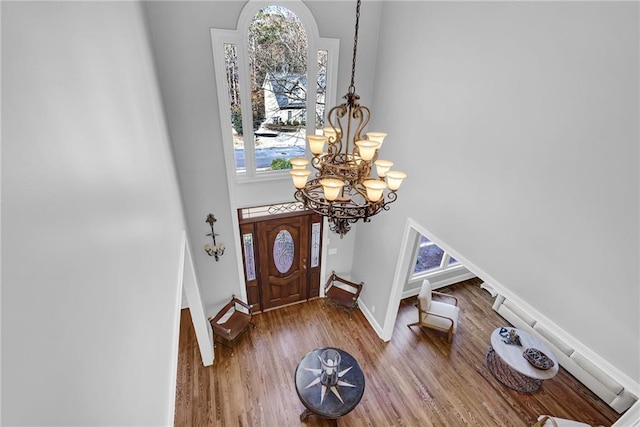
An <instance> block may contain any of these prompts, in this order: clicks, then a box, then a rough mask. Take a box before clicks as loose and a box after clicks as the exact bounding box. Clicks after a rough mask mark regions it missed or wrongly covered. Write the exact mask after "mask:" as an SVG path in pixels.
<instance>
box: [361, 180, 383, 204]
mask: <svg viewBox="0 0 640 427" xmlns="http://www.w3.org/2000/svg"><path fill="white" fill-rule="evenodd" d="M362 185H364V186H365V187H366V189H367V198H368V199H369V200H371V201H372V202H377V201H378V200H380V199H381V198H382V192H383V191H384V189H385V188H387V184H386V183H385V182H384V181H378V180H376V179H368V180H366V181H365V182H363V183H362Z"/></svg>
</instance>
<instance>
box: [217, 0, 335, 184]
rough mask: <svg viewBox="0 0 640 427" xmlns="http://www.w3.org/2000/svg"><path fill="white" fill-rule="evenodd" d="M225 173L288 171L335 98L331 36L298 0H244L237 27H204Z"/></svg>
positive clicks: (248, 175) (257, 175) (254, 176)
mask: <svg viewBox="0 0 640 427" xmlns="http://www.w3.org/2000/svg"><path fill="white" fill-rule="evenodd" d="M211 40H212V47H213V58H214V68H215V75H216V85H217V90H218V101H219V105H220V120H221V124H222V138H223V144H224V152H225V161H226V165H227V173H228V174H229V176H230V178H231V177H235V179H236V181H237V182H242V181H253V180H263V179H274V178H280V177H282V178H286V179H290V177H289V175H288V173H286V171H283V169H290V168H291V164H290V163H289V159H291V158H293V157H305V156H306V135H308V134H310V133H321V131H320V129H322V127H323V120H324V115H325V100H329V102H334V101H335V84H334V83H333V82H334V80H335V79H334V78H333V77H334V76H335V75H336V74H337V65H338V64H337V58H338V46H339V44H338V40H334V39H323V38H320V37H319V36H318V30H317V25H316V23H315V21H314V19H313V16H312V15H311V12H310V11H309V10H308V9H307V7H306V6H304V5H303V4H302V2H286V4H279V3H266V2H249V3H247V6H245V8H244V9H243V11H242V14H241V16H240V19H239V20H238V27H237V29H236V30H233V31H230V30H219V29H212V30H211Z"/></svg>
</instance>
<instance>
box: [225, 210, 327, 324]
mask: <svg viewBox="0 0 640 427" xmlns="http://www.w3.org/2000/svg"><path fill="white" fill-rule="evenodd" d="M252 209H256V210H260V211H261V212H262V213H261V214H255V215H251V214H247V216H246V217H244V216H243V211H249V210H252ZM236 214H237V216H236V219H237V221H238V232H239V234H238V240H239V246H238V253H239V258H238V269H239V270H240V282H241V283H242V284H241V288H242V289H241V293H242V295H243V296H244V300H245V301H247V302H248V303H250V304H255V302H251V301H250V298H251V295H249V292H248V286H247V283H248V282H247V277H246V266H245V253H244V238H243V234H244V233H245V232H246V231H243V227H246V225H247V224H253V240H254V241H253V247H254V262H255V264H256V267H255V268H256V272H255V275H256V281H257V282H258V283H257V286H258V287H259V286H260V279H261V276H262V274H261V272H260V265H259V257H258V256H255V253H256V251H257V249H258V247H259V240H258V226H257V224H258V223H260V222H266V221H272V220H278V219H285V218H293V217H299V216H307V217H309V221H308V227H309V238H308V239H309V241H308V243H309V245H310V246H311V244H312V235H311V227H312V225H313V223H314V221H313V218H318V219H319V220H320V221H319V222H320V224H321V226H320V227H321V229H320V247H319V248H318V251H319V252H318V257H319V259H318V266H317V267H313V268H312V267H311V261H312V256H311V248H309V253H308V254H307V255H308V256H307V267H308V268H307V273H306V274H307V284H306V286H307V297H306V298H305V299H304V300H301V301H299V302H303V301H308V300H310V299H314V298H319V297H323V296H324V286H323V283H322V282H323V278H324V275H325V273H326V267H325V263H324V259H325V257H326V255H327V254H326V245H325V241H326V239H327V230H328V227H327V226H326V225H327V224H326V223H325V222H326V219H325V218H324V217H322V216H320V215H318V214H317V213H315V212H313V211H311V210H308V209H305V208H304V207H303V206H302V204H301V203H298V202H292V203H289V204H273V205H266V206H257V207H249V208H238V209H237V210H236ZM316 222H317V221H316ZM312 270H313V271H312ZM313 275H316V276H317V277H318V278H317V280H318V294H317V295H313V296H309V295H310V291H311V287H312V285H311V277H312V276H313ZM258 292H260V291H259V290H258ZM258 299H259V306H260V310H257V311H264V309H263V307H262V298H261V296H260V293H259V294H258ZM297 303H298V302H296V303H294V304H297ZM280 307H283V306H278V307H273V308H269V309H267V310H271V309H275V308H280Z"/></svg>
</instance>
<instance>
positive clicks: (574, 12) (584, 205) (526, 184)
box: [353, 2, 640, 381]
mask: <svg viewBox="0 0 640 427" xmlns="http://www.w3.org/2000/svg"><path fill="white" fill-rule="evenodd" d="M381 16H382V21H381V26H380V36H379V53H378V59H379V60H378V63H377V67H376V84H375V88H376V89H375V98H374V105H373V107H374V108H373V123H374V124H375V126H376V127H377V128H379V129H385V130H386V131H387V132H388V133H389V136H388V137H387V139H388V142H385V146H384V149H385V150H387V151H386V153H388V154H387V155H388V157H389V158H391V159H392V160H393V161H395V162H396V164H397V167H398V169H401V170H405V171H406V172H407V173H408V174H409V178H408V180H407V181H406V184H404V187H403V188H402V189H401V190H402V191H401V195H400V199H399V201H398V202H397V203H396V206H393V208H392V209H391V211H389V212H388V213H385V214H384V215H382V216H381V217H380V218H375V219H374V220H373V221H372V223H371V224H369V225H367V228H368V232H367V233H364V232H359V233H358V235H357V237H358V240H357V242H356V247H357V249H358V250H357V251H356V253H355V259H354V274H353V275H354V277H357V278H358V280H364V281H365V282H368V285H369V286H367V288H365V289H364V290H363V293H362V296H363V299H364V300H365V301H366V302H367V304H368V305H369V306H370V305H374V304H375V305H376V306H377V307H381V306H383V305H386V299H387V297H388V291H389V287H390V285H391V282H392V279H393V269H394V266H395V263H396V261H397V253H398V250H399V247H398V246H399V244H400V237H401V235H402V227H403V225H404V223H405V221H406V218H407V217H412V218H414V219H415V220H416V221H417V222H419V223H420V224H422V225H423V226H424V227H425V228H426V229H427V230H429V231H430V232H432V233H433V234H434V235H436V236H437V237H438V238H439V239H440V240H442V241H444V242H446V243H447V245H448V246H450V247H452V248H455V250H456V251H457V252H459V253H460V254H462V255H463V256H464V257H465V258H466V259H468V260H470V261H471V262H473V264H475V265H476V266H478V267H480V268H481V269H482V270H484V271H485V272H486V273H488V274H489V275H490V276H492V277H493V278H495V279H496V280H497V281H498V282H499V283H500V284H502V285H503V286H505V287H507V288H508V289H510V290H511V291H512V292H513V293H514V294H516V295H518V296H519V297H520V298H522V299H523V300H524V301H526V302H527V303H529V304H530V305H531V306H533V307H535V308H536V309H537V310H539V311H540V312H541V313H542V314H544V315H545V316H547V317H548V318H549V319H551V320H552V321H554V322H555V323H556V324H557V325H559V326H560V327H562V328H563V329H564V330H565V331H567V332H568V333H570V334H571V335H573V336H574V337H575V338H576V339H577V340H579V341H580V342H582V343H583V344H585V345H587V346H588V347H589V348H591V349H592V350H593V351H595V352H596V353H597V354H599V355H600V356H602V357H603V358H605V359H606V360H607V361H608V362H610V363H611V364H613V365H614V366H616V367H617V368H619V369H620V370H621V371H623V372H624V373H626V374H627V375H628V376H630V377H631V378H633V379H635V380H636V381H637V380H638V378H639V375H640V372H639V366H638V360H640V350H639V336H640V330H639V328H640V321H639V320H640V319H639V315H638V312H639V310H638V308H639V289H638V283H639V276H638V256H639V253H638V236H639V230H638V218H639V212H638V204H639V200H638V198H639V189H638V181H639V180H638V112H639V111H638V88H639V87H638V75H639V73H638V71H639V70H638V4H637V3H633V2H628V3H622V2H620V3H613V2H540V3H537V2H491V3H490V2H385V3H384V5H383V10H382V14H381ZM380 242H385V244H384V245H380V244H379V243H380ZM373 289H377V291H374V290H373ZM384 314H385V313H381V312H379V311H376V317H377V318H378V319H380V320H381V319H383V318H384Z"/></svg>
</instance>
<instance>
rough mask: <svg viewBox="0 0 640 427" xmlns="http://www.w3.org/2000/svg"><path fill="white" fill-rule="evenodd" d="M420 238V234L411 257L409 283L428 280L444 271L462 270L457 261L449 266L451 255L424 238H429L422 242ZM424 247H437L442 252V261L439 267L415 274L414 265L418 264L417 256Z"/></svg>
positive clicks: (460, 264)
mask: <svg viewBox="0 0 640 427" xmlns="http://www.w3.org/2000/svg"><path fill="white" fill-rule="evenodd" d="M422 237H423V236H422V235H421V234H418V239H417V243H416V246H415V250H414V252H415V253H414V255H413V263H412V264H411V266H412V267H411V277H410V278H409V281H414V280H420V279H428V278H429V277H432V276H435V275H438V274H441V273H442V272H445V271H454V270H458V269H462V268H464V266H463V265H462V263H461V262H460V261H459V260H457V259H456V263H455V264H451V265H450V264H449V260H450V259H451V255H449V254H448V253H447V251H446V250H444V249H442V248H441V247H440V246H438V245H437V244H436V243H435V242H433V241H432V240H431V239H430V238H429V237H428V236H425V237H427V238H429V241H428V242H422ZM426 246H437V247H438V248H440V250H441V251H442V252H443V255H442V259H441V260H440V266H438V267H434V268H431V269H429V270H425V271H421V272H419V273H416V272H415V268H416V263H417V262H418V255H419V253H420V248H423V247H426Z"/></svg>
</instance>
